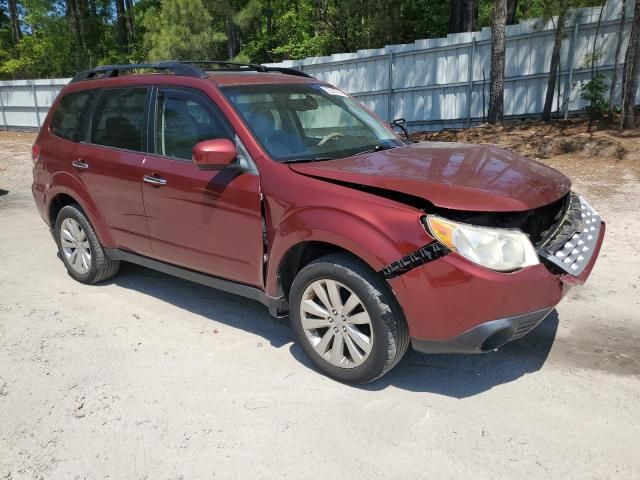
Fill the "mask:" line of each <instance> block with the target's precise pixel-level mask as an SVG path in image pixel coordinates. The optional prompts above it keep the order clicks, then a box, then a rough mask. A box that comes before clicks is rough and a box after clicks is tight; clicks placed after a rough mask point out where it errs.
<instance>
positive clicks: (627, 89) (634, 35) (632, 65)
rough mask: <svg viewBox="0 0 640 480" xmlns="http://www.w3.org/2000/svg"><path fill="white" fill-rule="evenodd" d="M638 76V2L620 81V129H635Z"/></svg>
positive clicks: (639, 72)
mask: <svg viewBox="0 0 640 480" xmlns="http://www.w3.org/2000/svg"><path fill="white" fill-rule="evenodd" d="M638 74H640V1H636V6H635V10H634V13H633V24H632V26H631V34H630V35H629V46H628V47H627V54H626V55H625V62H624V74H623V79H622V85H623V88H622V95H623V99H622V114H621V119H620V121H621V128H635V112H634V110H633V109H634V106H635V104H636V90H637V89H638Z"/></svg>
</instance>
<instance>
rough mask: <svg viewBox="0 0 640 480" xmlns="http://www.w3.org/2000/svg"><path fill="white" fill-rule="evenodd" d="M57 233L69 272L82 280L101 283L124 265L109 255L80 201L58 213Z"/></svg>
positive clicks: (61, 255)
mask: <svg viewBox="0 0 640 480" xmlns="http://www.w3.org/2000/svg"><path fill="white" fill-rule="evenodd" d="M53 233H54V237H55V239H56V243H57V244H58V251H59V252H60V258H61V259H62V262H63V263H64V266H65V267H67V271H68V272H69V275H71V276H72V277H73V278H74V279H75V280H77V281H79V282H81V283H88V284H92V283H98V282H102V281H104V280H107V279H108V278H111V277H113V276H114V275H115V274H116V273H117V272H118V268H119V267H120V262H119V261H118V260H111V259H110V258H108V257H107V256H106V254H105V252H104V249H103V248H102V245H100V242H99V241H98V237H97V236H96V233H95V231H94V230H93V227H92V226H91V223H89V220H88V219H87V217H86V215H85V214H84V212H83V211H82V209H81V208H80V206H79V205H77V204H73V205H66V206H65V207H63V208H62V209H61V210H60V212H59V213H58V217H57V218H56V223H55V226H54V230H53Z"/></svg>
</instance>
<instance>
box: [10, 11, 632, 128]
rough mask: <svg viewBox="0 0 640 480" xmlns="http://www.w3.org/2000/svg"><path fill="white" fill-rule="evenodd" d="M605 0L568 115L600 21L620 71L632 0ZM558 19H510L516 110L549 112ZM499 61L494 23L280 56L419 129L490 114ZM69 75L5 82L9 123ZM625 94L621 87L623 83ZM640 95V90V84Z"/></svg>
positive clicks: (575, 19) (35, 108)
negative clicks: (403, 40)
mask: <svg viewBox="0 0 640 480" xmlns="http://www.w3.org/2000/svg"><path fill="white" fill-rule="evenodd" d="M600 8H601V7H592V8H581V9H575V10H572V11H571V12H570V14H569V23H568V28H567V38H565V41H564V42H563V45H562V51H561V63H560V66H561V72H560V76H559V85H560V88H559V92H560V93H559V95H556V97H555V99H554V109H556V107H557V106H559V108H558V110H559V112H560V115H563V116H567V115H569V114H574V113H577V112H582V111H583V110H584V107H585V105H586V103H585V101H584V100H583V99H582V98H581V96H580V89H581V85H582V84H583V83H584V82H586V81H588V80H589V79H590V78H591V68H590V67H589V66H588V65H587V58H588V57H589V56H590V55H591V53H592V51H593V46H594V39H595V37H596V31H598V35H597V42H596V51H597V52H599V53H598V54H597V55H596V58H597V62H596V64H597V70H598V72H600V73H602V74H604V75H605V76H606V77H607V80H609V79H610V77H611V73H612V72H613V68H614V67H613V65H614V56H615V50H616V43H617V40H618V30H619V25H620V16H621V13H622V1H621V0H610V1H609V2H608V3H607V4H606V5H605V7H604V10H603V14H602V21H601V24H600V26H599V27H598V17H599V14H600ZM633 8H634V2H633V1H628V2H627V12H626V18H627V22H626V24H625V30H624V38H625V43H624V44H623V49H622V54H621V56H620V62H621V63H622V61H623V59H624V52H625V51H626V43H627V39H628V37H629V32H630V29H631V20H632V18H633ZM556 21H557V19H549V20H541V19H537V20H527V21H524V22H522V23H520V24H518V25H510V26H508V27H507V51H506V63H505V77H506V78H505V94H504V108H505V115H506V116H507V117H531V116H539V115H540V113H541V112H542V108H543V105H544V97H545V94H546V89H547V81H548V77H549V66H550V63H551V53H552V50H553V43H554V37H555V31H554V25H555V22H556ZM490 62H491V29H489V28H484V29H483V30H482V31H479V32H469V33H458V34H451V35H448V36H447V37H446V38H436V39H427V40H417V41H416V42H414V43H410V44H403V45H387V46H386V47H384V48H380V49H371V50H360V51H358V52H356V53H341V54H335V55H331V56H328V57H311V58H306V59H304V60H292V61H286V62H282V63H280V64H277V65H279V66H285V67H293V68H298V69H301V70H303V71H305V72H307V73H309V74H310V75H313V76H314V77H316V78H318V79H319V80H324V81H327V82H329V83H332V84H334V85H336V86H337V87H339V88H341V89H342V90H344V91H346V92H349V93H350V94H352V95H354V96H355V97H356V98H358V99H359V100H360V101H361V102H362V103H364V104H365V105H367V106H368V107H369V108H370V109H372V110H373V111H374V112H376V113H377V114H378V115H379V116H380V117H382V118H384V119H387V120H391V119H394V118H400V117H402V118H405V119H406V120H407V122H408V125H409V128H410V130H412V131H415V130H439V129H442V128H456V127H465V126H469V125H475V124H478V123H480V122H481V121H482V119H483V118H484V116H485V115H486V112H487V109H488V101H489V92H488V86H489V75H490ZM274 65H275V64H274ZM618 68H619V69H621V66H619V67H618ZM618 78H621V75H619V76H618ZM68 81H69V79H67V78H64V79H49V80H16V81H9V82H0V113H1V118H0V121H1V122H2V123H0V129H1V128H4V129H37V128H39V127H40V125H41V123H42V120H43V119H44V117H45V115H46V113H47V111H48V108H49V107H50V106H51V104H52V102H53V100H54V99H55V97H56V95H57V93H58V92H59V91H60V89H61V88H62V87H63V86H64V85H65V84H67V83H68ZM619 83H620V82H618V84H619ZM556 90H557V89H556ZM616 96H617V98H619V97H620V87H619V85H618V88H617V92H616ZM636 98H638V99H640V91H639V94H638V95H637V96H636Z"/></svg>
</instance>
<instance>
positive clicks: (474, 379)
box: [360, 309, 559, 398]
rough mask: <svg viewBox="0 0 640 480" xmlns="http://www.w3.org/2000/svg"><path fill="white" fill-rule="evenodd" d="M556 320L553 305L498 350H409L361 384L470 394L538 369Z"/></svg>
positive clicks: (461, 395) (459, 395) (451, 394)
mask: <svg viewBox="0 0 640 480" xmlns="http://www.w3.org/2000/svg"><path fill="white" fill-rule="evenodd" d="M558 323H559V317H558V312H557V310H555V309H554V310H553V311H552V312H551V313H550V314H549V315H548V316H547V318H545V319H544V321H543V322H542V323H541V324H540V325H538V327H537V328H535V329H534V330H533V331H531V332H530V333H529V334H528V335H526V336H524V337H523V338H520V339H518V340H514V341H513V342H510V343H507V344H506V345H505V346H504V347H502V348H501V349H500V350H498V351H497V352H490V353H485V354H478V355H424V354H421V353H418V352H414V351H410V352H408V354H407V356H406V357H405V358H404V359H403V360H402V361H401V362H400V363H399V364H398V365H397V366H396V368H394V369H393V370H392V371H391V372H389V373H388V374H387V375H385V376H384V377H382V378H381V379H379V380H377V381H376V382H373V383H371V384H367V385H362V386H361V387H360V388H362V389H365V390H382V389H384V388H386V387H388V386H394V387H396V388H402V389H405V390H410V391H415V392H431V393H436V394H439V395H446V396H448V397H454V398H466V397H471V396H474V395H477V394H479V393H482V392H484V391H486V390H490V389H491V388H493V387H495V386H497V385H502V384H504V383H509V382H512V381H514V380H517V379H518V378H520V377H522V376H524V375H527V374H529V373H533V372H536V371H538V370H540V368H542V366H543V365H544V363H545V361H546V360H547V356H548V355H549V352H550V350H551V347H552V345H553V342H554V340H555V337H556V333H557V331H558Z"/></svg>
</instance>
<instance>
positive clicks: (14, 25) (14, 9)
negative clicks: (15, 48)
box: [9, 0, 22, 45]
mask: <svg viewBox="0 0 640 480" xmlns="http://www.w3.org/2000/svg"><path fill="white" fill-rule="evenodd" d="M9 19H10V21H11V40H12V41H13V44H14V45H17V44H18V42H19V41H20V37H22V32H21V31H20V18H19V16H18V5H17V3H16V0H9Z"/></svg>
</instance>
